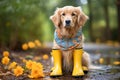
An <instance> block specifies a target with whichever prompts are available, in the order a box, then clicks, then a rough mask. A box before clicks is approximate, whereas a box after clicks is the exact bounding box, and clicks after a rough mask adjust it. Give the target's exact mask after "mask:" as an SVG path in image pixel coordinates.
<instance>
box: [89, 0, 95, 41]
mask: <svg viewBox="0 0 120 80" xmlns="http://www.w3.org/2000/svg"><path fill="white" fill-rule="evenodd" d="M88 9H89V34H90V39H91V41H94V37H93V29H92V22H93V16H92V4H91V0H88Z"/></svg>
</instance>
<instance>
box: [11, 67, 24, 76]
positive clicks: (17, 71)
mask: <svg viewBox="0 0 120 80" xmlns="http://www.w3.org/2000/svg"><path fill="white" fill-rule="evenodd" d="M23 71H24V69H23V68H22V67H21V66H17V67H16V68H15V69H14V70H13V72H14V75H15V76H20V75H22V74H23Z"/></svg>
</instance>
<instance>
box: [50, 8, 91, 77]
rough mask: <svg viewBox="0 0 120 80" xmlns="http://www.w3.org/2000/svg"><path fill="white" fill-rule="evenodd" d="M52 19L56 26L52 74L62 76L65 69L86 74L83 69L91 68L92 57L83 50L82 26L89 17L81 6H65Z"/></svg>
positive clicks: (78, 73)
mask: <svg viewBox="0 0 120 80" xmlns="http://www.w3.org/2000/svg"><path fill="white" fill-rule="evenodd" d="M50 19H51V20H52V22H53V23H54V25H55V27H56V30H55V33H54V45H53V50H52V57H53V60H54V67H53V68H52V72H51V74H50V75H51V76H60V75H62V72H63V70H64V71H65V72H72V76H82V75H84V72H83V71H84V70H88V68H89V64H90V58H89V55H88V53H86V52H83V50H82V44H83V37H82V26H83V25H84V24H85V22H86V21H87V19H88V17H87V16H86V15H85V14H84V13H83V12H82V10H81V8H80V7H73V6H65V7H63V8H57V10H56V11H55V13H54V15H52V16H51V17H50ZM81 58H82V59H81ZM83 66H85V67H83Z"/></svg>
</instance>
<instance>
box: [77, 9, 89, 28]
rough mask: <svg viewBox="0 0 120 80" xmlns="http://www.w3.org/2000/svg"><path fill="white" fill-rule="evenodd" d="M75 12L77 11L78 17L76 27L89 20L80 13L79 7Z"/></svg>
mask: <svg viewBox="0 0 120 80" xmlns="http://www.w3.org/2000/svg"><path fill="white" fill-rule="evenodd" d="M77 10H78V11H79V15H78V21H77V22H78V26H79V27H80V26H83V25H84V24H85V22H86V21H87V20H88V19H89V18H88V16H87V15H85V14H84V13H83V11H82V8H81V7H77Z"/></svg>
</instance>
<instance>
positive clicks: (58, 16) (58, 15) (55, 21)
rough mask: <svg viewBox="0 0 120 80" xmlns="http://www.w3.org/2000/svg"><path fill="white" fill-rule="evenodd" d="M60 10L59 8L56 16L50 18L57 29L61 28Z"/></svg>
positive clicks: (55, 13)
mask: <svg viewBox="0 0 120 80" xmlns="http://www.w3.org/2000/svg"><path fill="white" fill-rule="evenodd" d="M59 10H60V8H57V9H56V11H55V12H54V14H53V15H52V16H50V19H51V20H52V22H53V23H54V25H55V27H57V28H58V27H59V26H60V14H59Z"/></svg>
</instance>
